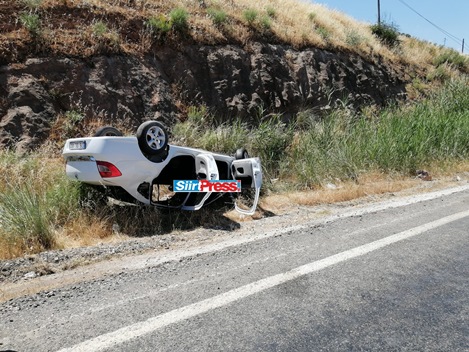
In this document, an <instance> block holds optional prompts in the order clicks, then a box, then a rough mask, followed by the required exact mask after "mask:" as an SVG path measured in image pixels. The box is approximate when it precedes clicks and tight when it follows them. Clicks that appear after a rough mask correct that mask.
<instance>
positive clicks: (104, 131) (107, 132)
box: [94, 126, 122, 137]
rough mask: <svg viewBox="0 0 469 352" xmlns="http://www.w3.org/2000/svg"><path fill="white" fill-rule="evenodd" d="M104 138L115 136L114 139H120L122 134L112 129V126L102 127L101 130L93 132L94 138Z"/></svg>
mask: <svg viewBox="0 0 469 352" xmlns="http://www.w3.org/2000/svg"><path fill="white" fill-rule="evenodd" d="M106 136H115V137H121V136H122V132H121V131H119V130H118V129H117V128H115V127H112V126H104V127H101V128H98V130H97V131H96V132H95V134H94V137H106Z"/></svg>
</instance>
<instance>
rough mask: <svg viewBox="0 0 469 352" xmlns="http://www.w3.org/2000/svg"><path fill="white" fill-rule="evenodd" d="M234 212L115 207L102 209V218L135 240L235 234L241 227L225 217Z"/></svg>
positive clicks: (221, 208) (216, 206)
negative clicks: (181, 234) (172, 235)
mask: <svg viewBox="0 0 469 352" xmlns="http://www.w3.org/2000/svg"><path fill="white" fill-rule="evenodd" d="M231 209H233V206H232V205H229V204H220V203H217V204H211V205H209V206H207V207H204V208H202V209H200V210H198V211H184V210H180V209H159V208H156V207H153V206H128V205H127V206H125V205H124V206H122V205H112V206H107V207H106V209H102V213H103V214H102V216H101V217H104V218H107V219H108V220H107V221H108V222H110V223H112V225H114V226H115V225H117V227H118V228H119V232H121V233H125V234H127V235H129V236H132V237H146V236H154V235H161V234H167V233H170V232H173V231H190V230H194V229H197V228H206V229H215V230H223V231H235V230H237V229H239V228H240V227H241V225H240V224H239V223H238V222H236V221H234V220H232V219H230V218H228V217H226V216H225V215H224V214H225V213H226V212H227V211H229V210H231Z"/></svg>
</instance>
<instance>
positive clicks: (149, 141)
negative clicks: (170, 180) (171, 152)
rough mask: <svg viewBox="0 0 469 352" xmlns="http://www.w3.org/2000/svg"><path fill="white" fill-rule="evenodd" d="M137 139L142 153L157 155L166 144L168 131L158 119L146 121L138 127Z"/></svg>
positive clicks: (162, 150)
mask: <svg viewBox="0 0 469 352" xmlns="http://www.w3.org/2000/svg"><path fill="white" fill-rule="evenodd" d="M137 140H138V145H139V147H140V150H141V151H142V153H144V154H147V155H159V154H162V153H163V152H164V151H165V150H166V147H167V146H168V131H167V129H166V127H165V125H163V124H162V123H161V122H159V121H147V122H144V123H142V124H141V125H140V126H139V127H138V129H137Z"/></svg>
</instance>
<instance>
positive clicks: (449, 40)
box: [309, 0, 469, 54]
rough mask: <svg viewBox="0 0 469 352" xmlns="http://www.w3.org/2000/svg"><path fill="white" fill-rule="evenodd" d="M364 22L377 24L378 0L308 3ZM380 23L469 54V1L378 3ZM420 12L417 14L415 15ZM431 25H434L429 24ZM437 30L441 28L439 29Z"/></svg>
mask: <svg viewBox="0 0 469 352" xmlns="http://www.w3.org/2000/svg"><path fill="white" fill-rule="evenodd" d="M309 2H313V3H318V4H323V5H326V6H327V7H329V8H331V9H335V10H338V11H340V12H343V13H345V14H347V15H349V16H351V17H353V18H355V19H357V20H359V21H361V22H368V23H376V22H377V20H378V0H314V1H313V0H309ZM379 2H380V5H381V6H380V7H381V21H382V22H383V21H384V22H386V23H393V24H394V25H396V26H397V28H398V30H399V31H400V32H402V33H406V34H410V35H411V36H412V37H416V38H420V39H424V40H427V41H429V42H432V43H435V44H437V45H444V46H447V47H450V48H453V49H455V50H457V51H459V52H461V50H462V41H463V39H465V45H464V47H465V48H464V53H466V54H467V53H469V0H379ZM416 12H417V13H416ZM430 22H431V23H430ZM437 27H438V28H437Z"/></svg>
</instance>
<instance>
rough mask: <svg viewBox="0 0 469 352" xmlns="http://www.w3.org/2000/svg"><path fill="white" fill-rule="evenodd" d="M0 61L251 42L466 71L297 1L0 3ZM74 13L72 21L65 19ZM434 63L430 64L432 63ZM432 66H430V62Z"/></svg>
mask: <svg viewBox="0 0 469 352" xmlns="http://www.w3.org/2000/svg"><path fill="white" fill-rule="evenodd" d="M2 2H4V3H5V5H3V6H2V7H0V11H1V13H0V18H2V19H5V21H3V23H2V24H1V25H0V28H1V30H0V63H2V62H8V63H14V62H22V61H23V60H24V59H25V58H27V57H30V56H38V55H40V56H41V55H43V56H54V55H56V56H67V57H69V56H73V57H89V56H93V55H99V54H109V53H121V54H125V55H141V54H145V53H150V52H152V51H154V50H158V47H159V46H161V45H173V46H180V45H181V43H187V44H191V43H198V44H208V45H223V44H237V45H241V46H244V45H245V44H246V43H249V42H250V41H252V40H259V41H267V42H273V43H283V44H286V45H291V46H292V47H294V48H297V49H301V48H305V47H317V48H323V49H328V50H335V51H347V52H352V53H357V54H359V55H362V56H365V57H367V58H368V59H369V60H376V61H379V62H381V60H383V59H384V60H385V61H387V62H392V63H395V64H406V65H409V70H410V71H411V72H412V71H414V70H415V69H419V70H429V71H431V70H432V69H434V68H435V66H438V65H440V64H441V63H449V64H450V65H452V68H455V66H456V67H457V68H458V69H460V68H461V67H462V68H463V70H466V71H467V70H468V67H469V66H468V62H467V60H466V58H465V57H464V56H462V55H459V54H458V53H457V52H456V51H454V50H448V49H445V48H443V47H441V46H437V45H434V44H431V43H427V42H423V41H419V40H416V39H414V38H411V37H410V36H408V35H403V34H401V33H399V31H398V27H397V26H396V25H394V24H386V23H382V24H380V25H371V24H368V23H361V22H357V21H356V20H354V19H352V18H351V17H348V16H346V15H345V14H343V13H340V12H337V11H333V10H330V9H329V8H327V7H325V6H323V5H320V4H316V3H314V2H311V3H308V2H302V1H299V0H258V1H252V0H233V1H219V0H200V1H182V0H167V1H160V0H132V1H130V0H125V1H124V0H80V1H73V0H11V1H8V4H6V2H7V1H5V0H3V1H2V0H0V5H1V4H2ZM67 13H68V14H70V13H73V14H74V15H73V18H72V21H71V18H70V17H69V16H66V15H64V14H67ZM435 58H436V59H435ZM435 60H436V61H435Z"/></svg>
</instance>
